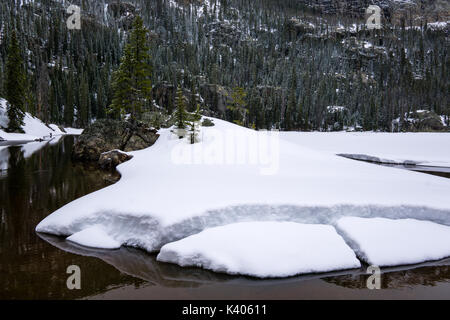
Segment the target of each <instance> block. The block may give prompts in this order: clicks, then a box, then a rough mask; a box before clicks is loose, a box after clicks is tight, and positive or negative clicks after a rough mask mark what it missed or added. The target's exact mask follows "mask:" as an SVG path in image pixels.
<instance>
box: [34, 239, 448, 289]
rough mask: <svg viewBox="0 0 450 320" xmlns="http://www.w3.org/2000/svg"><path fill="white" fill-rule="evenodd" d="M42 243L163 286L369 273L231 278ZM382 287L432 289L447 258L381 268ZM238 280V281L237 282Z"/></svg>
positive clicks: (354, 281)
mask: <svg viewBox="0 0 450 320" xmlns="http://www.w3.org/2000/svg"><path fill="white" fill-rule="evenodd" d="M40 237H42V238H43V239H44V240H46V241H48V242H49V243H51V244H52V245H54V246H55V247H58V248H60V249H61V250H64V251H66V252H70V253H74V254H77V255H82V256H90V257H96V258H99V259H101V260H103V261H105V262H106V263H108V264H110V265H112V266H114V267H115V268H116V269H118V270H120V271H121V272H123V273H126V274H128V275H131V276H133V277H136V278H139V279H142V280H145V281H147V282H148V283H150V284H152V285H157V286H163V287H177V288H179V287H192V288H198V287H201V286H203V285H211V284H217V283H227V282H228V283H230V282H232V283H234V284H235V285H237V286H249V285H252V284H253V285H258V286H263V285H272V286H273V285H276V286H279V285H282V284H283V283H289V282H293V281H295V282H299V281H307V280H312V279H322V280H324V281H326V282H328V283H332V284H336V285H338V286H341V287H345V288H352V289H367V286H366V281H367V278H368V277H369V274H367V273H366V271H365V270H367V266H363V267H362V268H360V269H353V270H344V271H336V272H329V273H322V274H307V275H302V276H297V277H291V278H287V279H268V280H262V279H256V278H251V277H245V276H240V277H239V276H238V277H236V276H230V275H227V274H222V273H215V272H211V271H208V270H204V269H200V268H182V267H179V266H177V265H174V264H169V263H160V262H158V261H156V255H155V254H148V253H146V252H145V251H142V250H138V249H134V248H126V247H121V248H120V249H119V250H99V249H91V248H86V247H82V246H79V245H76V244H74V243H71V242H68V241H65V239H63V238H61V237H55V236H50V235H44V234H40ZM381 278H382V288H384V289H386V288H401V287H411V286H415V285H425V286H434V285H435V284H436V283H438V282H443V281H444V282H445V281H449V280H450V258H448V259H444V260H440V261H433V262H426V263H422V264H420V265H414V266H400V267H391V268H383V269H382V277H381ZM237 280H238V281H237Z"/></svg>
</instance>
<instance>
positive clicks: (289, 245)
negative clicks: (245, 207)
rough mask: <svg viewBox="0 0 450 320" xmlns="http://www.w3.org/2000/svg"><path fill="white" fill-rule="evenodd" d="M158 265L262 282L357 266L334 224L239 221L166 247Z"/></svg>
mask: <svg viewBox="0 0 450 320" xmlns="http://www.w3.org/2000/svg"><path fill="white" fill-rule="evenodd" d="M157 259H158V261H164V262H172V263H176V264H178V265H180V266H197V267H203V268H206V269H210V270H213V271H217V272H225V273H229V274H243V275H249V276H255V277H261V278H267V277H288V276H294V275H296V274H301V273H316V272H327V271H333V270H339V269H351V268H358V267H360V262H359V260H358V259H357V258H356V256H355V253H354V252H353V251H352V250H351V249H350V248H349V247H348V246H347V244H346V243H345V242H344V240H343V239H342V237H341V236H340V235H338V234H337V233H336V230H335V229H334V228H333V227H332V226H327V225H318V224H316V225H314V224H300V223H294V222H242V223H235V224H229V225H225V226H222V227H216V228H211V229H207V230H204V231H202V232H200V233H199V234H196V235H192V236H189V237H187V238H185V239H182V240H179V241H176V242H172V243H168V244H166V245H165V246H163V247H162V249H161V252H160V253H159V255H158V257H157Z"/></svg>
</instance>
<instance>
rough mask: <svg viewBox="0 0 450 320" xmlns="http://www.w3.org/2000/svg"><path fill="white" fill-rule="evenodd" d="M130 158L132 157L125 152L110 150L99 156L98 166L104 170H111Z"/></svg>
mask: <svg viewBox="0 0 450 320" xmlns="http://www.w3.org/2000/svg"><path fill="white" fill-rule="evenodd" d="M132 158H133V156H132V155H129V154H126V153H125V152H122V151H120V150H112V151H108V152H104V153H102V154H101V155H100V158H99V159H98V165H99V167H100V168H102V169H104V170H113V169H115V168H116V167H117V166H118V165H119V164H121V163H124V162H126V161H128V160H130V159H132Z"/></svg>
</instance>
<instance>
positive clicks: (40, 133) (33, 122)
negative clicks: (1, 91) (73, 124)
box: [0, 98, 83, 142]
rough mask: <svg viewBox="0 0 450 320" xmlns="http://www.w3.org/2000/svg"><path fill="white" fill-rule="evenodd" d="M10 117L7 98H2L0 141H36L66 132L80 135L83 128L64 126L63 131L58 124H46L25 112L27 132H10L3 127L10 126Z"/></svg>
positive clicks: (24, 127)
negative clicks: (7, 109)
mask: <svg viewBox="0 0 450 320" xmlns="http://www.w3.org/2000/svg"><path fill="white" fill-rule="evenodd" d="M8 121H9V120H8V117H7V112H6V100H4V99H1V98H0V141H2V140H4V141H23V142H28V141H35V140H40V139H42V140H52V139H53V138H54V137H57V136H62V135H66V134H70V135H80V134H81V133H82V132H83V130H82V129H74V128H64V131H65V132H63V131H62V130H61V129H60V128H59V127H58V126H57V125H55V124H50V125H48V126H47V125H45V124H44V123H43V122H42V121H41V120H39V119H38V118H36V117H33V116H32V115H31V114H29V113H28V112H27V113H25V117H24V126H23V127H22V128H23V130H24V132H25V133H8V132H5V131H4V130H2V129H1V128H2V127H3V128H6V127H7V126H8Z"/></svg>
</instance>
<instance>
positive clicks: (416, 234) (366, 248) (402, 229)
mask: <svg viewBox="0 0 450 320" xmlns="http://www.w3.org/2000/svg"><path fill="white" fill-rule="evenodd" d="M337 227H338V229H339V230H341V231H342V232H343V234H344V235H345V237H346V238H347V240H349V242H350V244H351V246H352V247H353V248H354V249H355V250H356V251H357V254H358V256H359V257H360V258H361V259H363V260H365V261H366V262H368V263H369V264H373V265H377V266H396V265H403V264H413V263H419V262H424V261H430V260H439V259H443V258H445V257H448V256H450V227H449V226H444V225H440V224H437V223H433V222H430V221H420V220H415V219H399V220H393V219H385V218H357V217H344V218H341V219H339V220H338V221H337Z"/></svg>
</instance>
